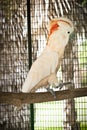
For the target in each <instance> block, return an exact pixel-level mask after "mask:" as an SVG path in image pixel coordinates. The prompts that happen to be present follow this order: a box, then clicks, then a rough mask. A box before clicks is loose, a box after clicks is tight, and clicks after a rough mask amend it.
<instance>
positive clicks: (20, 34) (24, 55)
mask: <svg viewBox="0 0 87 130" xmlns="http://www.w3.org/2000/svg"><path fill="white" fill-rule="evenodd" d="M28 66H29V63H28V38H27V3H26V1H24V0H20V1H16V0H11V1H10V0H4V1H3V0H1V1H0V91H4V92H20V90H21V86H22V84H23V82H24V79H25V78H26V75H27V72H28ZM28 109H29V108H27V105H25V107H24V108H23V110H21V111H15V107H14V106H13V105H7V104H0V129H2V130H4V129H5V130H7V129H8V130H10V129H11V130H12V129H23V130H24V129H29V127H30V125H29V124H30V122H29V120H30V119H29V117H30V112H29V110H28Z"/></svg>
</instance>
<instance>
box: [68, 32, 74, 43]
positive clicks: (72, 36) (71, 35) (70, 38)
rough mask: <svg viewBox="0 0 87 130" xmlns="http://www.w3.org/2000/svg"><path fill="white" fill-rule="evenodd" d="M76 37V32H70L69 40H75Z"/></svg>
mask: <svg viewBox="0 0 87 130" xmlns="http://www.w3.org/2000/svg"><path fill="white" fill-rule="evenodd" d="M74 38H75V32H72V33H71V34H70V37H69V41H72V40H74Z"/></svg>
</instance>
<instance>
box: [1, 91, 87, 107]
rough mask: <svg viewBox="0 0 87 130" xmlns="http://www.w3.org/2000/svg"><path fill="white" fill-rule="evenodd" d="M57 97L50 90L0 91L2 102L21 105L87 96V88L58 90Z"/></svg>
mask: <svg viewBox="0 0 87 130" xmlns="http://www.w3.org/2000/svg"><path fill="white" fill-rule="evenodd" d="M55 94H56V99H54V97H53V96H52V95H51V93H49V92H39V93H13V92H0V103H7V104H12V105H15V106H21V105H22V104H30V103H40V102H48V101H59V100H64V99H70V98H76V97H83V96H87V88H77V89H71V90H61V91H56V92H55Z"/></svg>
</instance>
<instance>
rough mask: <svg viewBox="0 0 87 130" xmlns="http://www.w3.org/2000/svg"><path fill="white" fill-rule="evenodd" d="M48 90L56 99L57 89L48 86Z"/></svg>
mask: <svg viewBox="0 0 87 130" xmlns="http://www.w3.org/2000/svg"><path fill="white" fill-rule="evenodd" d="M46 89H47V91H48V92H50V93H51V94H52V96H53V97H54V99H55V98H56V95H55V91H54V90H53V89H51V88H49V87H48V88H46Z"/></svg>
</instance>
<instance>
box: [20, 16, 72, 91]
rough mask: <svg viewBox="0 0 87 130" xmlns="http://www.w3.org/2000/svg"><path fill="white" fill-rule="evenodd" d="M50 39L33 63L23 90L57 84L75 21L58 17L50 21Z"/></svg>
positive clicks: (33, 89)
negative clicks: (58, 72) (58, 73)
mask: <svg viewBox="0 0 87 130" xmlns="http://www.w3.org/2000/svg"><path fill="white" fill-rule="evenodd" d="M48 31H49V35H48V40H47V45H46V47H45V48H44V50H43V52H42V54H41V55H40V56H39V57H38V58H37V60H36V61H35V62H34V63H33V64H32V66H31V68H30V71H29V72H28V75H27V78H26V80H25V82H24V84H23V86H22V92H24V93H28V92H35V91H36V90H37V89H39V88H40V87H47V86H50V85H54V86H57V85H58V79H57V71H58V69H59V67H60V63H61V60H62V58H63V54H64V50H65V47H66V45H67V43H68V40H69V36H70V34H71V33H72V32H73V31H74V26H73V23H72V22H71V21H70V20H69V19H67V18H62V17H60V18H57V19H53V20H51V21H50V22H49V26H48Z"/></svg>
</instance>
